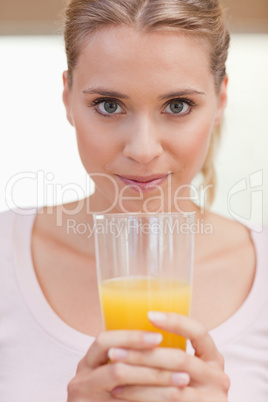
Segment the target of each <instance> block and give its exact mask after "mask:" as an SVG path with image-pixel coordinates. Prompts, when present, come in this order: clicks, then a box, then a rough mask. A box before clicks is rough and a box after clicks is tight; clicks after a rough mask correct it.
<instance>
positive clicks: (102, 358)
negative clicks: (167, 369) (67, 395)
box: [78, 331, 163, 370]
mask: <svg viewBox="0 0 268 402" xmlns="http://www.w3.org/2000/svg"><path fill="white" fill-rule="evenodd" d="M162 339H163V336H162V335H161V334H160V333H156V332H145V331H105V332H102V333H101V334H100V335H99V336H98V337H97V339H96V340H95V342H94V343H93V344H92V346H91V347H90V348H89V350H88V352H87V354H86V356H85V357H84V359H82V360H81V362H80V363H79V367H78V370H82V369H84V368H87V369H88V368H91V369H94V368H96V367H99V366H100V365H102V364H104V363H107V361H108V350H109V349H110V348H111V347H122V348H131V349H140V350H144V349H150V348H153V347H155V346H157V345H159V344H160V343H161V342H162Z"/></svg>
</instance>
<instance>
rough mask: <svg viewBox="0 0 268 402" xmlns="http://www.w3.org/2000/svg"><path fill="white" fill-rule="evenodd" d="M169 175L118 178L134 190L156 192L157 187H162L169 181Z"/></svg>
mask: <svg viewBox="0 0 268 402" xmlns="http://www.w3.org/2000/svg"><path fill="white" fill-rule="evenodd" d="M168 176H169V173H165V174H157V175H150V176H120V175H118V177H119V178H120V179H121V180H122V181H123V183H124V184H126V185H128V186H131V188H132V189H133V190H136V191H139V192H140V191H142V192H148V191H152V190H154V189H155V188H156V187H157V186H160V185H161V184H163V183H164V181H165V180H167V178H168Z"/></svg>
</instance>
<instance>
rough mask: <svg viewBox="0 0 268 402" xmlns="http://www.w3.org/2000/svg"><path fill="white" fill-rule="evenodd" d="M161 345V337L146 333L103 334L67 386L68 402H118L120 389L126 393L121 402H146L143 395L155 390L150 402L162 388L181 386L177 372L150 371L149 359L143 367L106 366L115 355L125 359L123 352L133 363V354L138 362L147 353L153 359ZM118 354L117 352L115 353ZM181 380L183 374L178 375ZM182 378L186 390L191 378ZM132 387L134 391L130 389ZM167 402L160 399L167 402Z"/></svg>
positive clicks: (155, 399) (152, 368)
mask: <svg viewBox="0 0 268 402" xmlns="http://www.w3.org/2000/svg"><path fill="white" fill-rule="evenodd" d="M161 341H162V335H161V334H158V333H148V332H143V331H107V332H103V333H101V334H100V335H99V336H98V337H97V339H96V341H95V342H94V343H93V345H92V346H91V347H90V349H89V351H88V353H87V354H86V356H85V357H84V358H83V359H82V360H81V361H80V363H79V364H78V368H77V373H76V376H75V377H74V378H73V379H72V380H71V382H70V383H69V385H68V400H67V402H95V401H96V402H97V401H115V400H118V399H117V394H118V393H119V391H120V390H121V389H123V390H124V391H123V393H121V394H120V400H121V401H122V400H123V401H125V402H127V401H137V402H138V401H140V402H143V401H145V399H144V395H143V393H142V392H140V391H141V390H142V389H147V388H148V387H149V390H150V387H154V388H153V389H152V391H150V392H149V394H148V393H147V395H149V396H148V397H149V398H150V399H149V400H150V401H151V402H152V401H157V400H158V399H157V394H158V392H159V388H158V387H159V386H167V387H172V385H173V386H175V387H176V386H178V381H177V378H176V373H174V370H172V371H170V370H169V369H168V370H165V369H164V368H161V369H160V370H159V369H158V368H157V367H150V359H149V361H148V362H147V363H145V362H146V358H144V359H143V362H144V364H141V365H139V364H138V365H134V363H133V362H131V364H128V363H127V362H115V363H113V364H107V363H108V361H109V358H110V359H112V358H113V356H114V354H116V355H117V356H121V357H122V350H123V354H124V355H125V354H127V355H128V356H129V357H130V359H131V358H132V357H131V356H133V358H134V355H133V353H137V355H136V356H140V357H139V359H140V358H141V356H142V353H145V356H147V354H149V355H148V356H150V352H151V351H152V350H153V349H156V346H158V345H159V344H160V343H161ZM122 348H123V349H122ZM118 349H119V351H118ZM116 350H117V352H115V351H116ZM120 350H121V354H120ZM156 358H157V356H156ZM127 359H128V358H127ZM127 359H126V360H127ZM165 360H166V359H165ZM174 374H175V376H174ZM178 376H181V374H180V373H178ZM182 377H184V378H182V381H181V386H184V385H185V384H186V383H188V381H189V377H188V375H186V377H185V375H184V376H182ZM185 378H186V382H185ZM132 386H133V388H131V387H132ZM121 387H123V388H121ZM128 387H129V393H128ZM135 387H136V388H135ZM135 390H136V391H135ZM137 390H138V392H137ZM133 391H134V392H133ZM128 394H129V395H128ZM123 395H124V396H123ZM146 400H148V399H146ZM168 400H169V399H165V398H164V399H161V401H165V402H166V401H168Z"/></svg>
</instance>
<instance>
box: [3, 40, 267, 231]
mask: <svg viewBox="0 0 268 402" xmlns="http://www.w3.org/2000/svg"><path fill="white" fill-rule="evenodd" d="M0 60H1V62H0V211H3V210H6V209H8V208H10V207H15V206H19V207H23V206H34V205H39V206H41V205H44V204H55V203H61V202H66V201H68V200H73V199H77V198H78V197H79V198H82V197H84V196H86V195H87V194H89V191H92V188H91V189H90V188H89V184H88V180H87V176H86V174H85V172H84V169H83V167H82V165H81V162H80V159H79V155H78V151H77V147H76V141H75V134H74V132H73V129H72V128H71V126H70V125H69V124H68V122H67V120H66V118H65V112H64V108H63V105H62V101H61V92H62V80H61V74H62V71H63V70H64V69H65V68H66V62H65V55H64V45H63V41H62V38H60V37H2V38H0ZM267 71H268V35H233V36H232V43H231V49H230V55H229V61H228V73H229V78H230V81H229V92H228V93H229V102H228V107H227V110H226V119H225V126H224V132H223V140H222V144H221V148H220V151H219V153H218V155H217V161H216V168H217V173H218V189H217V196H216V200H215V203H214V206H213V210H214V211H216V212H218V213H220V214H222V215H225V216H228V217H231V218H235V217H236V218H237V219H240V220H242V221H243V219H244V220H245V221H246V222H247V223H248V224H249V223H251V222H252V223H254V222H256V223H260V222H261V221H262V219H263V221H264V223H266V224H268V208H267V207H266V205H267V206H268V202H267V199H268V181H267V175H268V157H267V155H268V95H267V94H268V78H267ZM25 172H27V173H25ZM254 172H258V173H257V174H256V175H255V176H254V175H253V174H254ZM250 178H251V182H250ZM237 183H238V184H237ZM254 186H255V187H254ZM251 187H252V188H251ZM232 189H233V193H234V194H233V195H232V197H231V198H229V201H228V197H230V195H231V191H232ZM239 190H241V191H239ZM262 200H263V206H262ZM237 215H238V216H237Z"/></svg>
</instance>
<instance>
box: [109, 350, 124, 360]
mask: <svg viewBox="0 0 268 402" xmlns="http://www.w3.org/2000/svg"><path fill="white" fill-rule="evenodd" d="M108 357H109V358H110V359H111V360H120V359H125V358H126V357H127V351H126V350H125V349H120V348H111V349H109V351H108Z"/></svg>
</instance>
